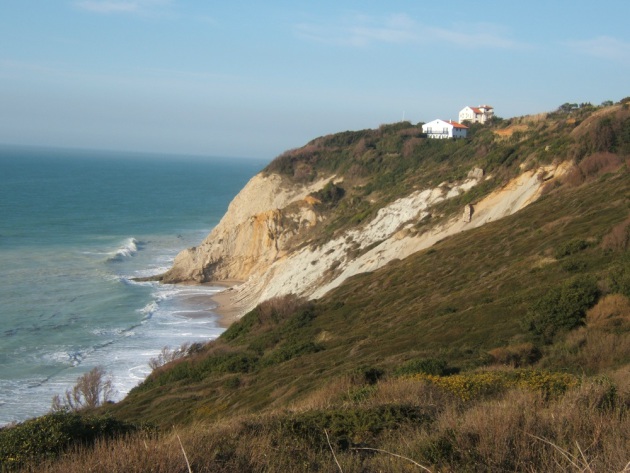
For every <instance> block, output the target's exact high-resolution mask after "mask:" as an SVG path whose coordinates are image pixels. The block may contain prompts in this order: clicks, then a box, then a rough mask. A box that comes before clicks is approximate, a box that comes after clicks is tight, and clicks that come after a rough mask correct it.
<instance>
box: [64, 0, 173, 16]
mask: <svg viewBox="0 0 630 473" xmlns="http://www.w3.org/2000/svg"><path fill="white" fill-rule="evenodd" d="M169 3H170V0H81V1H77V2H75V3H74V4H75V6H76V7H77V8H80V9H81V10H86V11H89V12H92V13H105V14H107V13H148V12H150V11H152V10H153V9H154V8H156V7H159V6H162V5H166V4H169Z"/></svg>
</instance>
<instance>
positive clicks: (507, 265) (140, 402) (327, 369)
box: [115, 169, 630, 425]
mask: <svg viewBox="0 0 630 473" xmlns="http://www.w3.org/2000/svg"><path fill="white" fill-rule="evenodd" d="M629 195H630V179H628V171H627V169H624V170H622V171H619V172H618V173H616V174H611V175H605V176H602V177H600V178H598V179H596V180H593V181H592V182H590V183H586V184H583V185H581V186H579V187H569V186H566V187H564V188H560V189H557V190H556V191H554V192H553V193H551V194H549V195H547V196H546V197H545V198H543V199H541V200H540V201H539V202H537V203H535V204H534V205H532V206H530V207H528V208H526V209H525V210H523V211H522V212H520V213H519V214H517V215H514V216H512V217H509V218H506V219H503V220H501V221H498V222H495V223H492V224H489V225H486V226H484V227H482V228H479V229H476V230H473V231H470V232H466V233H463V234H461V235H458V236H455V237H453V238H450V239H448V240H446V241H443V242H441V243H439V244H438V245H436V246H435V247H434V248H432V249H430V250H428V251H424V252H421V253H418V254H416V255H413V256H411V257H409V258H407V259H405V260H404V261H398V262H395V263H392V264H390V265H388V266H387V267H385V268H383V269H382V270H380V271H377V272H375V273H371V274H364V275H360V276H358V277H355V278H353V279H351V280H350V281H348V282H347V283H346V284H344V285H343V286H342V287H340V288H338V289H337V290H336V291H334V292H332V293H331V294H329V295H327V296H326V297H325V298H324V299H322V300H320V301H317V302H315V303H313V304H312V305H311V306H310V307H309V309H308V311H306V312H305V310H302V311H299V310H298V311H297V312H293V311H289V313H287V314H282V315H276V316H267V317H264V316H261V315H260V311H259V310H255V311H253V312H252V313H250V314H249V315H248V316H246V317H245V318H244V319H243V321H241V322H239V323H238V324H235V325H234V326H233V327H232V328H231V329H230V330H228V332H227V333H226V334H225V336H223V337H222V339H221V340H220V341H218V342H216V343H214V344H211V346H210V347H208V348H206V350H207V353H214V354H215V355H214V356H215V359H218V358H220V357H223V359H224V360H228V361H226V364H224V365H222V364H221V363H216V366H215V365H209V364H208V363H207V361H206V360H207V356H212V355H208V354H207V353H206V352H203V353H200V354H197V355H195V357H194V358H193V360H192V361H183V362H180V363H179V365H177V366H176V367H175V368H171V369H170V370H169V369H165V370H164V371H163V372H157V373H155V374H154V375H153V376H151V377H150V378H149V379H148V380H147V381H146V382H145V383H144V384H143V385H142V386H141V387H140V388H138V389H136V390H135V391H134V392H132V393H131V394H130V395H129V397H128V398H127V399H126V400H125V401H124V402H123V403H121V404H120V405H119V406H117V407H116V408H115V412H116V413H117V414H118V415H121V416H123V417H124V418H127V419H129V420H140V419H143V420H152V421H155V422H158V423H162V422H164V423H165V424H167V425H168V424H170V423H172V422H176V421H182V420H186V419H187V420H192V419H193V418H194V419H200V418H204V417H207V418H216V417H218V416H221V415H222V414H225V413H230V414H234V413H239V412H240V413H246V412H259V411H260V410H261V409H264V408H268V407H277V406H280V405H286V404H287V403H289V402H292V401H295V400H296V399H298V398H300V396H301V395H302V394H303V393H308V392H310V391H312V390H314V389H316V388H317V387H319V386H321V384H322V383H323V382H325V380H330V379H334V378H335V377H339V376H342V375H345V374H349V373H352V372H354V371H356V370H357V368H361V367H364V368H365V367H367V368H376V369H379V370H383V371H384V372H385V373H388V374H391V373H393V372H394V370H395V369H396V368H397V367H399V366H401V365H402V364H404V362H405V361H407V360H409V359H412V358H426V357H430V358H436V357H437V358H443V359H445V360H447V362H448V364H449V365H450V366H453V367H456V368H460V369H463V370H468V369H471V368H474V367H477V366H481V365H484V364H487V363H488V362H489V361H490V360H489V357H488V354H487V353H488V351H490V350H491V349H493V348H497V347H502V346H506V345H510V344H517V343H521V342H524V341H533V342H534V343H536V344H538V345H539V346H540V348H541V349H542V350H543V351H545V350H546V349H547V347H546V345H545V344H544V343H543V342H541V341H540V340H536V339H535V337H533V336H532V335H531V334H530V333H529V332H528V331H527V330H526V328H525V327H524V326H523V324H522V323H521V321H522V320H523V319H524V318H525V316H526V314H527V311H528V309H529V308H530V307H531V301H533V300H536V299H538V298H540V297H541V296H542V295H544V294H545V293H546V292H547V291H548V290H549V288H551V287H559V286H561V285H562V284H563V283H564V281H567V280H571V279H572V278H575V277H576V270H575V269H574V268H575V267H579V274H580V275H581V276H584V275H592V276H593V277H594V278H595V279H596V280H597V281H599V284H600V286H603V285H605V284H606V281H607V280H608V279H609V273H610V271H611V269H612V268H617V267H619V266H620V265H625V266H627V264H628V255H627V253H624V252H613V251H605V250H603V249H601V248H600V247H599V246H598V245H599V242H600V241H601V239H602V238H603V237H604V235H606V234H607V233H609V232H610V231H611V229H612V228H613V227H614V226H615V225H617V224H619V223H620V222H622V221H624V220H625V219H627V218H628V214H629V205H630V203H629V200H628V196H629ZM576 238H577V239H582V240H585V241H592V242H593V243H592V244H591V245H590V246H588V247H587V248H585V249H583V250H581V251H580V252H579V253H578V254H574V255H568V256H565V257H563V258H561V259H560V260H556V259H555V258H553V255H554V254H555V253H557V251H558V249H559V248H562V247H563V245H565V244H566V243H567V242H570V241H572V240H575V239H576ZM574 262H575V264H573V263H574ZM305 314H306V315H305ZM274 318H275V320H274ZM301 353H302V354H301ZM217 354H219V356H218V357H217ZM290 356H294V357H293V358H292V359H289V360H287V361H280V360H282V359H283V358H288V357H290ZM624 362H626V363H627V362H630V360H628V359H626V360H624ZM204 363H205V365H204ZM202 365H203V366H205V367H200V366H202ZM553 368H554V369H559V370H568V371H570V372H577V373H580V372H581V371H582V370H583V369H584V368H583V367H580V366H571V365H568V366H553ZM197 369H198V370H197ZM587 369H588V368H587ZM173 372H176V373H177V374H176V375H174V374H173ZM177 378H181V379H177ZM237 379H238V381H237Z"/></svg>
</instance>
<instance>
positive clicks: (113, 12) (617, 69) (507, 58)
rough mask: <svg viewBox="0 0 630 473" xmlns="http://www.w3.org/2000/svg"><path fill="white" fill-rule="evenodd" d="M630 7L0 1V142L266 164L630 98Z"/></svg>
mask: <svg viewBox="0 0 630 473" xmlns="http://www.w3.org/2000/svg"><path fill="white" fill-rule="evenodd" d="M629 18H630V2H629V1H628V0H615V1H610V0H608V1H607V0H602V1H599V2H593V1H583V0H572V1H560V0H557V1H553V0H544V1H539V0H529V1H527V2H520V1H519V2H516V1H505V0H487V1H481V0H479V1H471V0H465V1H460V0H451V1H450V2H439V3H438V2H428V1H423V0H415V1H399V0H390V1H388V2H372V1H367V0H362V1H342V0H336V1H329V0H320V1H317V2H315V1H312V0H311V1H299V0H293V1H273V0H269V1H267V2H253V1H239V0H235V1H232V2H211V1H196V0H46V1H42V0H19V1H13V0H0V143H8V144H26V145H43V146H62V147H77V148H96V149H114V150H133V151H158V152H165V153H184V154H202V155H218V156H237V157H238V156H248V157H260V158H266V159H272V158H273V157H275V156H276V155H278V154H280V153H281V152H282V151H284V150H286V149H289V148H295V147H299V146H301V145H303V144H305V143H306V142H307V141H309V140H310V139H312V138H315V137H317V136H320V135H323V134H328V133H334V132H337V131H344V130H356V129H362V128H375V127H378V126H379V125H380V124H382V123H392V122H396V121H399V120H401V119H402V118H403V117H404V118H405V119H407V120H410V121H412V122H413V123H416V122H419V121H430V120H432V119H434V118H445V119H456V118H457V112H458V111H459V110H460V109H461V108H463V107H464V106H466V105H473V106H476V105H480V104H485V103H487V104H490V105H493V106H494V107H495V111H496V113H497V115H499V116H501V117H505V118H508V117H512V116H518V115H524V114H529V113H539V112H543V111H549V110H553V109H555V108H557V106H559V105H560V104H562V103H564V102H592V103H594V104H599V103H601V102H602V101H604V100H614V101H617V100H620V99H621V98H623V97H626V96H629V95H630V87H629V84H630V79H629V76H630V27H629V26H628V19H629Z"/></svg>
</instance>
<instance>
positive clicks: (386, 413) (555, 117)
mask: <svg viewBox="0 0 630 473" xmlns="http://www.w3.org/2000/svg"><path fill="white" fill-rule="evenodd" d="M626 105H627V104H625V103H621V104H613V105H607V106H606V107H593V106H588V107H587V106H585V107H578V108H576V109H574V108H571V110H568V111H565V110H559V111H557V112H554V113H553V114H550V115H551V116H547V115H544V116H538V117H522V118H514V119H504V120H501V121H499V122H498V123H495V124H493V125H491V126H490V127H473V132H472V133H471V137H470V139H469V140H468V141H457V142H452V141H445V142H440V141H438V140H435V141H433V140H427V139H425V138H424V137H423V136H422V134H421V130H420V128H419V127H417V126H413V125H411V124H409V123H406V122H404V123H399V124H394V125H387V126H383V127H381V128H379V129H378V130H363V131H359V132H345V133H341V134H338V135H331V136H328V137H323V138H319V139H317V140H314V141H313V142H311V143H309V144H308V145H307V146H306V147H304V148H302V149H300V150H294V151H290V152H287V153H285V154H284V155H282V156H281V157H279V158H278V159H277V160H276V161H274V162H273V163H272V164H270V166H269V168H268V172H271V171H273V172H282V173H283V174H284V175H285V176H287V178H289V179H295V180H297V181H301V182H306V181H308V180H312V179H315V178H317V176H320V174H321V175H322V176H323V175H326V176H330V175H331V174H336V175H338V176H340V177H341V176H343V181H341V180H335V181H334V182H335V183H336V184H331V185H330V186H328V188H325V190H324V191H323V192H322V194H321V195H320V196H319V199H318V200H319V201H320V202H321V203H322V206H323V207H325V208H324V209H323V210H322V211H325V212H330V214H329V215H330V216H331V218H330V219H329V220H328V222H335V221H336V220H335V219H336V218H339V219H341V217H342V216H348V215H351V216H352V217H353V218H354V220H353V221H352V222H353V223H351V224H353V225H356V224H357V222H360V221H361V220H362V218H359V215H363V216H364V217H363V218H366V217H365V216H367V215H370V213H372V212H376V211H377V210H378V208H379V205H380V204H379V202H383V201H384V200H383V199H390V198H392V197H393V196H395V195H402V194H400V193H403V192H407V191H409V190H410V189H414V188H415V187H414V186H419V187H424V186H425V185H429V183H433V184H435V185H436V184H437V183H439V182H442V181H444V180H447V179H461V178H464V177H465V176H466V174H467V172H468V171H469V170H470V169H471V168H472V167H474V166H477V167H481V168H483V169H484V170H486V171H487V172H492V174H493V175H494V178H493V180H491V182H492V183H494V182H497V180H498V181H500V180H501V179H503V178H507V177H508V176H511V175H513V174H515V173H518V172H520V170H521V169H525V168H528V167H531V166H534V165H536V164H539V163H544V162H551V161H552V160H555V159H567V158H572V159H574V160H575V162H576V163H577V169H578V171H575V172H571V173H568V174H567V175H566V176H565V178H564V180H562V181H561V182H560V183H559V184H556V185H553V186H548V187H547V188H546V190H545V194H544V195H543V197H541V198H540V199H539V200H538V201H537V202H535V203H534V204H531V205H530V206H528V207H526V208H525V209H523V210H522V211H520V212H519V213H517V214H515V215H512V216H510V217H507V218H504V219H502V220H499V221H496V222H492V223H490V224H487V225H485V226H483V227H479V228H476V229H474V230H470V231H468V232H464V233H461V234H458V235H455V236H452V237H450V238H447V239H445V240H443V241H441V242H439V243H437V244H435V245H434V246H433V247H431V248H430V249H428V250H425V251H421V252H418V253H416V254H414V255H412V256H410V257H408V258H405V259H404V260H397V261H393V262H391V263H390V264H388V265H387V266H385V267H383V268H381V269H379V270H377V271H375V272H373V273H369V274H361V275H357V276H355V277H353V278H350V279H349V280H347V281H346V282H345V283H344V284H343V285H341V286H339V287H338V288H336V289H335V290H333V291H331V292H330V293H328V294H327V295H326V296H325V297H323V298H322V299H319V300H316V301H307V300H302V299H300V298H297V297H295V296H285V297H280V298H275V299H271V300H269V301H266V302H264V303H262V304H260V305H259V306H258V307H256V308H255V309H254V310H252V311H251V312H249V313H248V314H246V315H245V316H244V317H243V318H242V319H240V320H239V321H238V322H236V323H234V324H232V325H231V326H230V327H229V328H228V329H227V330H226V331H225V332H224V333H223V335H222V336H221V337H219V338H218V339H217V340H215V341H213V342H210V343H208V344H205V345H200V346H197V347H195V349H194V350H186V353H185V354H184V355H183V356H176V357H172V359H170V355H169V353H165V355H164V360H159V363H156V365H155V366H154V370H153V372H152V373H151V375H150V376H149V377H148V378H147V379H146V380H145V381H144V382H142V383H141V384H140V385H138V386H137V387H136V388H134V389H133V390H132V391H131V392H130V393H129V395H128V396H127V397H126V398H125V399H124V400H123V401H121V402H119V403H116V404H106V405H104V406H102V407H99V408H98V409H96V410H94V411H92V410H91V411H89V412H83V413H68V412H66V413H61V415H65V416H78V417H72V419H78V420H77V422H84V423H89V422H93V420H91V419H93V417H91V416H95V415H97V416H99V417H98V418H99V419H102V420H100V421H99V422H106V419H110V420H108V421H107V422H110V421H111V422H113V420H115V421H116V422H120V424H115V428H114V427H112V428H101V427H99V428H98V429H96V430H97V431H99V429H100V431H104V432H106V434H103V435H97V436H93V437H90V436H87V437H86V438H85V439H83V438H82V437H81V435H77V436H70V437H68V436H62V435H58V436H52V437H46V438H47V439H49V440H46V442H53V444H54V445H52V446H49V447H46V448H43V447H42V449H41V451H42V452H52V453H50V454H43V455H33V454H32V453H29V452H32V451H33V450H28V449H29V448H31V449H33V448H34V447H32V446H30V447H29V446H28V445H26V444H24V443H19V442H18V441H17V440H16V439H17V438H18V436H19V435H22V434H21V433H20V432H22V431H26V432H28V429H30V428H33V427H31V425H32V424H30V423H29V422H37V421H39V422H51V420H48V419H62V418H61V417H58V418H55V417H49V416H45V417H43V418H40V419H39V420H34V421H28V422H25V423H22V424H19V425H17V426H13V427H9V428H5V429H2V430H0V462H2V463H1V464H2V468H3V469H5V470H7V471H13V470H18V469H20V468H22V469H23V471H41V472H62V471H63V472H69V473H73V472H79V471H108V472H109V471H128V472H134V471H137V472H144V471H155V472H180V471H181V472H188V471H194V472H204V471H208V472H209V471H212V472H232V471H278V472H280V471H323V472H338V471H344V472H363V471H418V470H419V469H420V470H422V469H424V470H423V471H433V472H438V471H484V472H505V471H548V472H555V471H558V472H559V471H618V472H621V471H629V470H630V463H629V462H630V454H629V453H628V452H630V254H629V253H628V244H629V241H630V175H629V174H630V170H629V169H628V163H629V161H628V159H629V156H628V151H627V150H628V148H627V144H628V140H629V139H630V138H629V137H626V132H625V130H626V128H625V127H626V126H627V125H626V123H627V120H628V117H629V116H630V111H629V110H628V107H627V106H626ZM607 117H610V118H611V119H612V122H611V123H609V124H607V123H606V122H603V123H602V120H605V119H606V118H607ZM602 130H604V131H605V132H606V133H609V132H610V133H612V138H611V137H610V136H609V137H608V138H605V139H604V137H602V136H601V133H603V132H604V131H602ZM397 161H401V162H397ZM331 182H332V181H331ZM493 185H494V184H488V187H486V188H484V189H483V191H479V192H490V190H491V189H492V186H493ZM340 189H341V190H340ZM379 199H380V200H379ZM462 202H463V201H461V200H460V201H458V203H457V205H460V204H462ZM448 205H451V204H450V203H449V204H445V206H444V208H443V209H442V211H443V212H448V211H450V210H449V209H450V207H448ZM453 209H455V207H453ZM346 224H350V223H340V222H337V223H335V225H338V226H340V225H346ZM329 225H333V223H329ZM337 228H339V227H337ZM54 415H59V414H53V415H52V416H54ZM68 419H70V417H68ZM73 422H74V421H73ZM147 422H148V423H149V424H150V425H151V426H152V427H151V428H147V427H146V425H147V424H146V423H147ZM73 425H74V424H73ZM108 425H109V424H108ZM112 425H114V424H112ZM81 428H83V427H81ZM21 429H26V430H21ZM71 430H72V429H71ZM76 431H77V432H80V431H81V430H80V428H78V427H77V430H76ZM56 438H58V439H59V441H58V442H56V443H55V440H54V439H56ZM31 441H32V442H34V444H35V445H37V444H38V443H39V442H44V439H43V438H40V437H37V436H33V437H32V440H31ZM42 445H44V444H43V443H42ZM16 459H17V460H16ZM187 462H189V463H190V470H189V467H188V465H187Z"/></svg>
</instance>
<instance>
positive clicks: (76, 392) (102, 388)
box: [52, 366, 114, 411]
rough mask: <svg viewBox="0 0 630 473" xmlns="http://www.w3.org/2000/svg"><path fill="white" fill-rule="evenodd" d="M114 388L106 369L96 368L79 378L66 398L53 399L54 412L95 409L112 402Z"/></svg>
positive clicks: (68, 391)
mask: <svg viewBox="0 0 630 473" xmlns="http://www.w3.org/2000/svg"><path fill="white" fill-rule="evenodd" d="M113 395H114V387H113V385H112V380H111V378H110V377H108V375H107V372H106V371H105V368H103V367H102V366H96V367H94V368H93V369H92V370H91V371H89V372H88V373H85V374H84V375H83V376H80V377H79V378H77V384H75V385H74V387H73V388H72V389H68V390H67V391H66V394H65V396H64V398H63V399H62V398H61V397H60V396H59V395H56V396H54V397H53V400H52V408H53V411H63V410H71V411H80V410H83V409H94V408H96V407H98V406H101V405H103V404H105V403H107V402H110V401H111V400H112V397H113Z"/></svg>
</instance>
